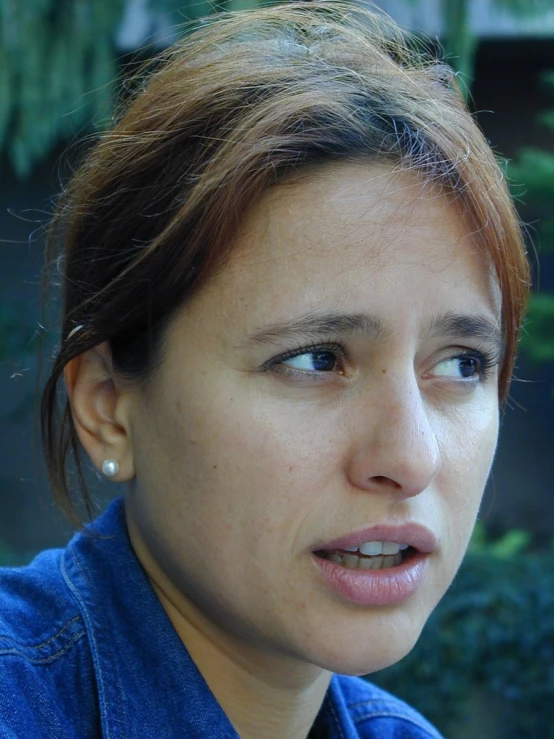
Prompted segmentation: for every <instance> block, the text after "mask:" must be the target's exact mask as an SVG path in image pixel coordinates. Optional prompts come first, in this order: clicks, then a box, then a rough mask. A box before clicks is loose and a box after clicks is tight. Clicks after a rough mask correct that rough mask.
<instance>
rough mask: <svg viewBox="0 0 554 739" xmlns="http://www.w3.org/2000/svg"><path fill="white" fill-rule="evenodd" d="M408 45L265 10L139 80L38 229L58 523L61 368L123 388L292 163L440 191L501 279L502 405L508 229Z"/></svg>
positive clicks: (364, 27)
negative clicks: (76, 367) (49, 348)
mask: <svg viewBox="0 0 554 739" xmlns="http://www.w3.org/2000/svg"><path fill="white" fill-rule="evenodd" d="M412 46H413V45H412V44H411V42H410V40H409V39H408V40H406V38H404V37H403V35H402V34H401V33H400V31H399V29H398V28H397V27H396V26H395V25H394V24H393V23H392V22H390V21H388V20H384V19H383V18H382V17H381V16H379V15H377V14H375V13H373V12H371V11H369V10H364V9H360V8H358V7H356V6H353V5H346V4H340V3H335V2H325V3H321V4H319V3H309V4H308V3H303V4H300V3H298V4H289V5H281V6H275V7H269V8H263V9H261V10H256V11H246V12H239V13H231V14H226V15H221V16H218V17H217V18H215V19H210V20H209V22H206V21H205V22H203V23H201V24H200V25H199V27H198V28H197V29H196V30H195V31H193V32H192V33H189V34H187V35H186V36H185V37H184V39H183V40H182V41H181V42H179V43H178V44H177V45H175V46H174V47H172V48H170V49H169V50H168V51H167V52H166V53H165V54H164V55H163V57H162V58H161V59H159V60H157V62H156V65H155V67H154V68H153V71H152V72H151V74H150V76H149V77H148V78H147V79H142V80H141V83H140V84H139V85H138V87H139V89H138V91H137V93H136V94H135V96H134V98H133V100H132V101H131V102H130V103H129V104H128V105H127V107H126V110H125V112H124V113H123V114H122V115H121V117H120V119H119V121H118V122H117V123H116V125H115V126H114V128H113V129H112V130H111V131H109V132H107V133H105V134H103V135H102V137H101V139H100V141H99V143H98V144H97V146H96V147H95V148H94V150H93V151H92V152H91V153H90V155H89V156H88V158H87V159H86V161H85V162H84V164H83V165H82V166H81V167H80V169H79V170H78V171H77V172H76V174H75V175H74V177H73V179H72V181H71V182H70V183H69V185H68V188H67V190H66V192H65V193H64V194H63V195H62V197H61V198H60V202H59V205H58V209H57V212H56V214H55V216H54V219H53V222H52V226H51V229H50V237H49V254H50V258H51V259H54V258H55V259H58V260H59V257H60V256H61V264H62V274H63V276H62V289H63V326H62V338H61V346H60V348H59V352H58V353H57V355H56V357H55V361H54V364H53V367H52V371H51V374H50V377H49V379H48V381H47V383H46V387H45V390H44V395H43V401H42V431H43V442H44V448H45V453H46V459H47V464H48V469H49V472H50V478H51V483H52V486H53V490H54V494H55V496H56V498H57V500H58V502H59V503H60V504H61V505H62V507H63V508H64V509H65V510H66V512H68V513H69V514H71V513H72V511H73V512H74V508H73V499H72V495H71V491H70V489H69V485H68V479H67V457H68V452H69V451H70V450H73V451H74V453H75V457H76V461H77V469H78V472H79V479H80V483H81V484H80V487H81V492H82V494H83V496H84V500H85V502H86V503H87V505H88V504H90V499H89V498H88V494H87V491H86V488H85V486H84V482H83V479H82V474H81V466H80V464H79V459H78V457H79V444H78V440H77V435H76V431H75V428H74V426H73V422H72V419H71V414H70V411H69V406H68V403H67V399H66V401H65V408H63V409H62V408H61V407H60V406H59V400H58V385H59V383H60V379H61V377H62V374H63V369H64V367H65V365H66V364H67V363H68V362H69V361H70V360H71V359H73V358H74V357H76V356H77V355H79V354H80V353H82V352H84V351H87V350H88V349H91V348H92V347H94V346H96V345H98V344H100V343H102V342H105V341H107V342H109V343H110V346H111V350H112V356H113V362H114V367H115V369H116V370H117V371H118V372H119V373H121V375H122V376H123V377H128V378H129V379H131V380H135V381H140V380H142V379H144V378H146V377H148V375H149V374H150V373H151V372H152V371H153V369H154V368H155V366H156V361H158V360H159V357H160V346H161V340H162V338H163V330H164V327H165V326H166V325H167V322H168V321H169V319H170V318H171V316H172V314H173V312H174V311H175V310H176V309H177V308H178V307H179V306H181V305H183V303H184V302H185V301H186V300H187V299H188V298H189V297H190V295H191V294H192V293H193V292H194V291H196V290H198V289H200V288H201V286H202V284H203V283H204V281H205V280H206V279H207V278H209V276H210V275H212V274H213V271H214V270H216V269H219V268H221V266H222V265H223V264H224V263H225V259H226V257H227V256H228V253H229V249H230V245H231V243H232V236H233V234H234V233H235V232H236V229H237V226H238V224H239V223H240V221H241V219H242V218H243V216H244V214H245V212H247V210H248V208H249V207H250V206H251V205H252V203H253V202H254V201H255V200H256V199H257V198H259V197H260V195H261V194H262V193H263V192H264V191H265V190H266V189H267V188H268V187H270V186H271V185H274V184H275V183H278V182H280V181H282V180H283V179H284V178H285V177H288V176H290V175H291V174H294V173H295V172H297V171H299V170H300V169H301V168H303V167H305V166H307V165H311V166H313V165H316V164H318V163H320V162H326V161H330V160H359V159H366V160H368V161H384V162H391V163H392V164H393V165H394V166H398V167H401V168H405V169H408V170H410V171H413V172H415V173H417V174H418V175H419V176H421V177H422V178H424V179H425V181H430V182H433V183H435V184H436V185H438V186H439V187H440V188H441V190H442V191H444V192H446V193H449V194H450V195H452V196H453V197H454V199H455V201H456V203H457V204H458V206H459V207H460V210H461V212H462V213H463V216H464V217H465V218H466V219H467V222H468V225H469V226H470V228H471V229H472V230H473V231H474V232H475V234H476V238H478V239H479V240H480V243H481V244H482V246H483V248H484V249H485V250H486V251H487V252H488V253H489V254H490V256H491V259H492V262H493V264H494V267H495V270H496V275H497V279H498V283H499V285H500V290H501V293H502V301H503V303H502V314H503V329H504V337H505V342H506V352H505V356H504V359H503V363H502V367H501V372H500V384H499V392H500V397H501V399H504V398H505V397H506V393H507V391H508V386H509V381H510V377H511V373H512V369H513V362H514V357H515V353H516V348H517V341H518V332H519V328H520V325H521V321H522V316H523V311H524V306H525V301H526V296H527V291H528V284H529V271H528V264H527V260H526V257H525V252H524V248H523V241H522V235H521V230H520V226H519V222H518V219H517V216H516V213H515V210H514V207H513V204H512V202H511V199H510V196H509V194H508V191H507V188H506V185H505V183H504V181H503V178H502V175H501V171H500V169H499V167H498V165H497V163H496V161H495V158H494V155H493V153H492V152H491V149H490V147H489V146H488V144H487V142H486V140H485V138H484V137H483V135H482V133H481V132H480V130H479V129H478V127H477V125H476V124H475V122H474V121H473V119H472V117H471V115H470V114H469V112H468V111H467V109H466V108H465V105H464V103H463V102H462V100H461V98H460V96H459V94H458V92H457V88H456V84H455V80H454V79H453V75H452V72H451V70H450V69H449V68H448V67H446V66H444V65H443V64H441V63H439V62H437V61H434V60H432V59H429V58H426V57H425V56H424V55H422V54H421V53H419V52H417V51H416V50H415V49H414V48H412ZM76 326H81V328H80V330H78V331H77V332H75V333H73V334H72V335H71V336H70V334H71V332H72V330H73V329H74V328H75V327H76Z"/></svg>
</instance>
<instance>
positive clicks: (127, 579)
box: [62, 499, 358, 739]
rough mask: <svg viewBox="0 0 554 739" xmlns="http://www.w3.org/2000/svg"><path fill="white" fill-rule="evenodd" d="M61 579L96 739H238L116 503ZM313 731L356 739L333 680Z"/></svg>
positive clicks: (77, 540) (67, 557)
mask: <svg viewBox="0 0 554 739" xmlns="http://www.w3.org/2000/svg"><path fill="white" fill-rule="evenodd" d="M62 572H63V575H64V578H65V580H66V583H67V585H68V587H69V588H70V590H71V591H72V593H73V595H74V596H75V598H76V599H77V601H78V603H79V606H80V609H81V612H82V616H83V619H84V621H85V626H86V629H87V635H88V641H89V645H90V650H91V654H92V660H93V664H94V672H95V676H96V683H97V692H98V702H99V710H100V719H101V724H102V732H103V733H102V736H103V737H105V738H106V739H121V737H125V739H170V738H172V737H175V736H186V737H187V738H188V739H205V737H206V736H214V737H215V736H217V737H218V739H238V736H239V735H238V734H237V732H236V731H235V729H234V728H233V726H232V724H231V722H230V721H229V719H228V718H227V716H226V714H225V712H224V711H223V709H222V708H221V706H220V705H219V703H218V702H217V700H216V698H215V696H214V695H213V693H212V692H211V690H210V688H209V687H208V685H207V683H206V681H205V680H204V678H203V677H202V675H201V673H200V672H199V670H198V668H197V667H196V665H195V664H194V662H193V661H192V659H191V657H190V655H189V654H188V652H187V650H186V648H185V646H184V645H183V643H182V641H181V640H180V638H179V636H178V635H177V632H176V631H175V629H174V628H173V625H172V624H171V621H170V620H169V618H168V616H167V614H166V613H165V611H164V609H163V607H162V605H161V603H160V602H159V600H158V598H157V596H156V594H155V592H154V590H153V588H152V586H151V584H150V582H149V580H148V578H147V576H146V573H145V571H144V570H143V568H142V566H141V564H140V562H139V561H138V559H137V557H136V555H135V553H134V551H133V548H132V546H131V542H130V539H129V535H128V532H127V526H126V523H125V510H124V504H123V501H122V500H121V499H118V500H115V501H114V502H113V503H112V504H111V505H110V506H109V507H108V509H107V510H106V512H105V513H104V514H103V515H102V516H100V517H99V518H98V519H96V521H95V522H94V523H93V524H91V525H90V526H89V527H87V528H86V529H85V530H84V531H83V532H81V533H79V534H78V535H77V536H76V537H74V538H73V540H72V541H71V542H70V544H69V545H68V547H67V549H66V551H65V553H64V557H63V560H62ZM314 729H315V730H316V735H317V736H324V737H335V736H341V737H345V739H348V738H349V737H357V736H358V733H357V732H356V730H355V727H354V724H353V722H352V719H351V717H350V716H349V711H348V708H347V705H346V703H345V701H344V697H343V696H342V692H341V689H340V684H339V678H337V677H336V676H335V677H333V679H332V681H331V685H330V687H329V690H328V692H327V695H326V698H325V701H324V703H323V705H322V708H321V711H320V713H319V715H318V717H317V720H316V723H315V725H314Z"/></svg>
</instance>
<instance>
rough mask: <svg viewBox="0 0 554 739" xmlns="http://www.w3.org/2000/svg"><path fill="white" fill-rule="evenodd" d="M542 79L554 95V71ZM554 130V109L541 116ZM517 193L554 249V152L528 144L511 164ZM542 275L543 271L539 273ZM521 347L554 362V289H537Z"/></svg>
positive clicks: (542, 243) (542, 239) (542, 241)
mask: <svg viewBox="0 0 554 739" xmlns="http://www.w3.org/2000/svg"><path fill="white" fill-rule="evenodd" d="M541 79H542V83H543V85H544V86H545V87H546V89H547V91H548V92H549V93H550V94H551V95H552V96H553V97H554V72H547V73H545V74H543V75H542V78H541ZM539 122H540V123H541V124H542V125H543V126H545V127H546V128H547V129H549V130H550V131H552V132H553V134H554V109H551V110H548V111H546V112H545V113H543V114H542V115H541V116H540V117H539ZM508 176H509V178H510V181H511V183H512V189H513V191H514V195H515V196H516V197H517V198H518V199H522V200H524V202H525V204H526V206H527V207H529V208H531V209H532V210H533V212H534V214H536V216H537V217H538V220H539V225H538V229H537V231H538V249H539V252H540V253H553V252H554V209H553V206H554V152H552V151H546V150H543V149H538V148H536V147H525V148H523V149H521V151H519V152H518V155H517V157H516V158H515V160H514V161H513V162H510V164H509V165H508ZM539 277H540V275H539ZM521 348H522V349H523V351H524V352H525V354H527V356H528V357H529V358H530V359H531V360H532V361H534V362H549V363H554V293H552V292H550V291H543V292H540V291H539V292H536V293H535V294H534V295H533V296H532V297H531V302H530V304H529V311H528V313H527V319H526V326H525V330H524V332H523V334H522V338H521Z"/></svg>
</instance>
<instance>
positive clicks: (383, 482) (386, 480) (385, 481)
mask: <svg viewBox="0 0 554 739" xmlns="http://www.w3.org/2000/svg"><path fill="white" fill-rule="evenodd" d="M369 479H370V481H371V482H374V483H377V485H380V486H386V487H392V488H394V489H395V490H399V489H400V488H401V487H402V486H401V485H400V484H399V483H398V482H396V481H395V480H391V478H390V477H385V476H384V475H374V476H373V477H370V478H369Z"/></svg>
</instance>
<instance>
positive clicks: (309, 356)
mask: <svg viewBox="0 0 554 739" xmlns="http://www.w3.org/2000/svg"><path fill="white" fill-rule="evenodd" d="M281 361H282V363H283V364H284V365H286V366H287V367H291V368H292V369H296V370H302V371H304V372H333V371H334V370H336V368H337V357H336V356H335V354H334V353H333V352H331V351H310V352H304V353H302V354H297V355H296V356H294V357H289V358H288V359H282V360H281Z"/></svg>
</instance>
